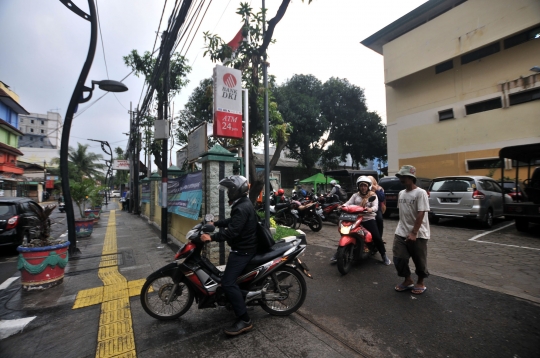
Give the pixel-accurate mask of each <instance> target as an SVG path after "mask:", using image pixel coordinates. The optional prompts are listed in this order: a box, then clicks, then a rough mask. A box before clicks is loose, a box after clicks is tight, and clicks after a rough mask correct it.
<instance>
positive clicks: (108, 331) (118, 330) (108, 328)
mask: <svg viewBox="0 0 540 358" xmlns="http://www.w3.org/2000/svg"><path fill="white" fill-rule="evenodd" d="M132 331H133V328H131V326H130V325H129V324H127V322H126V321H121V322H113V323H109V324H104V325H101V326H99V332H98V340H100V341H105V340H107V339H111V338H114V337H118V336H123V335H125V334H128V333H129V332H132Z"/></svg>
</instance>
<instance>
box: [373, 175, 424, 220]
mask: <svg viewBox="0 0 540 358" xmlns="http://www.w3.org/2000/svg"><path fill="white" fill-rule="evenodd" d="M430 183H431V179H428V178H416V186H418V187H419V188H422V189H424V190H426V191H427V190H428V188H429V184H430ZM379 185H380V186H381V187H382V188H383V189H384V195H385V197H386V211H385V212H384V214H383V216H384V217H385V218H389V217H390V216H391V215H392V213H396V214H398V213H399V209H398V207H397V199H398V194H399V192H400V191H402V190H404V189H405V186H404V185H403V184H401V182H400V181H399V178H398V177H395V176H392V177H384V178H381V180H380V181H379Z"/></svg>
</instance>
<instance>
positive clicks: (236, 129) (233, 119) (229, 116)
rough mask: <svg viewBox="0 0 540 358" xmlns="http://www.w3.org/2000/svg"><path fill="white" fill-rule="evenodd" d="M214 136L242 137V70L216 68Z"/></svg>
mask: <svg viewBox="0 0 540 358" xmlns="http://www.w3.org/2000/svg"><path fill="white" fill-rule="evenodd" d="M214 136H215V137H224V138H242V137H243V133H242V72H241V71H239V70H235V69H234V68H230V67H225V66H220V65H216V67H215V68H214Z"/></svg>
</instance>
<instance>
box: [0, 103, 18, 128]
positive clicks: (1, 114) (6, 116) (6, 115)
mask: <svg viewBox="0 0 540 358" xmlns="http://www.w3.org/2000/svg"><path fill="white" fill-rule="evenodd" d="M0 119H2V120H4V121H6V122H8V123H9V124H11V125H12V126H13V127H15V128H18V125H19V115H18V114H17V113H16V112H14V111H13V110H12V109H11V108H9V107H8V106H6V105H5V104H3V103H2V102H0Z"/></svg>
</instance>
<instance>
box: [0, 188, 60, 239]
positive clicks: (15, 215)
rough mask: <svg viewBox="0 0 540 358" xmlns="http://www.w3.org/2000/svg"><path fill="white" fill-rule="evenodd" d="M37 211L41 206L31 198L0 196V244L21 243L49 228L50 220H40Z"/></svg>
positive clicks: (39, 211)
mask: <svg viewBox="0 0 540 358" xmlns="http://www.w3.org/2000/svg"><path fill="white" fill-rule="evenodd" d="M37 213H43V208H42V207H41V206H40V205H39V204H38V203H36V202H35V201H33V200H32V199H29V198H9V197H5V198H0V246H6V245H10V246H18V245H21V244H22V243H23V242H29V241H30V240H32V239H34V238H36V237H37V236H39V234H40V233H41V232H42V231H44V230H46V229H47V228H50V226H51V222H50V220H49V219H48V218H47V219H46V220H47V222H42V221H41V219H40V218H39V216H38V214H37ZM44 224H45V225H44Z"/></svg>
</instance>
